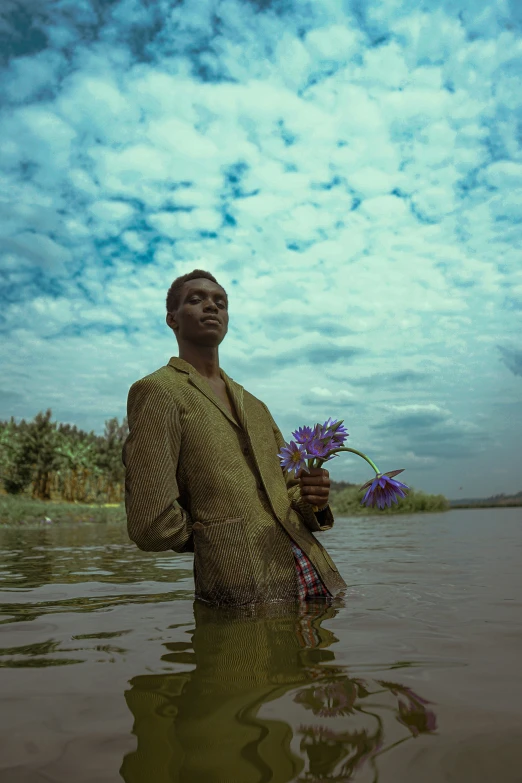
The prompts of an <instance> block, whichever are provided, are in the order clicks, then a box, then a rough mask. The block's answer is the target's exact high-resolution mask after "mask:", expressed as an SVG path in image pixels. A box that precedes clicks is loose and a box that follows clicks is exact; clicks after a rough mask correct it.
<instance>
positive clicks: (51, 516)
mask: <svg viewBox="0 0 522 783" xmlns="http://www.w3.org/2000/svg"><path fill="white" fill-rule="evenodd" d="M362 497H363V493H362V492H358V491H356V490H353V489H345V490H342V491H341V492H331V493H330V503H331V507H332V511H333V513H334V515H336V516H349V517H355V516H370V515H375V514H379V515H381V514H386V515H388V514H393V515H395V514H423V513H437V512H442V511H450V510H457V509H465V508H497V507H498V504H491V505H484V504H482V503H480V504H478V503H477V504H476V505H474V504H469V505H458V506H452V505H450V501H448V500H447V499H446V498H445V497H444V496H443V495H426V494H425V493H423V492H419V491H415V490H411V491H410V492H409V493H408V495H407V496H406V497H405V498H402V499H401V500H400V501H399V505H398V506H395V505H392V507H391V508H385V509H383V510H382V511H379V510H378V509H376V508H367V507H366V506H361V505H360V504H361V500H362ZM513 506H522V503H516V502H514V503H513ZM126 521H127V518H126V515H125V504H124V503H67V502H63V501H56V500H49V501H45V500H33V499H32V498H30V497H27V496H22V497H20V496H15V495H0V525H24V524H42V525H48V524H60V523H65V522H67V523H70V522H73V523H82V522H100V523H103V522H116V523H121V524H126Z"/></svg>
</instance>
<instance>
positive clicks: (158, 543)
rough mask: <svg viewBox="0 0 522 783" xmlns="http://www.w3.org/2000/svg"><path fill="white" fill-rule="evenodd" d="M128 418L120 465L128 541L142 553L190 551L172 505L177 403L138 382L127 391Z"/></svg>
mask: <svg viewBox="0 0 522 783" xmlns="http://www.w3.org/2000/svg"><path fill="white" fill-rule="evenodd" d="M127 420H128V425H129V434H128V436H127V438H126V440H125V443H124V445H123V450H122V461H123V464H124V465H125V511H126V514H127V530H128V533H129V537H130V539H131V540H132V541H134V543H135V544H136V545H137V546H138V547H139V549H143V550H145V551H147V552H162V551H164V550H167V549H173V550H174V551H175V552H193V551H194V547H193V538H192V519H191V518H190V515H189V514H188V512H187V511H186V510H185V509H184V508H182V507H181V506H180V505H179V503H178V501H177V498H178V497H179V495H180V492H179V488H178V484H177V479H176V472H177V466H178V458H179V452H180V445H181V426H180V421H179V414H178V410H177V408H176V404H175V402H174V400H173V399H172V398H171V397H170V395H169V394H168V392H166V391H165V390H164V389H162V388H161V387H159V386H158V385H157V384H155V383H154V382H151V381H150V380H149V378H142V379H141V380H139V381H136V383H134V384H133V385H132V386H131V388H130V390H129V394H128V398H127Z"/></svg>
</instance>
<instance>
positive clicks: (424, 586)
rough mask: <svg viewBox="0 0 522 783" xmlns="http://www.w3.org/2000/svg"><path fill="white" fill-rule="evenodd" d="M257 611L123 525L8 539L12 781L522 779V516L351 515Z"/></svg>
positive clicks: (0, 640)
mask: <svg viewBox="0 0 522 783" xmlns="http://www.w3.org/2000/svg"><path fill="white" fill-rule="evenodd" d="M318 535H319V536H320V537H321V540H322V541H323V543H324V544H325V546H326V547H327V549H328V550H329V552H330V554H331V555H332V557H333V558H334V560H335V562H336V563H337V565H338V567H339V569H340V571H341V573H342V575H343V577H344V578H345V580H346V581H347V583H348V585H349V589H348V591H347V593H346V596H345V598H344V599H343V600H341V601H338V602H337V605H335V606H331V607H328V606H326V605H325V604H324V603H322V602H321V601H320V600H319V601H316V602H314V603H312V604H310V606H309V607H308V609H307V612H306V613H301V614H300V613H299V612H298V609H297V607H294V606H286V607H284V606H283V607H280V608H279V609H277V610H276V609H274V608H273V607H272V608H270V609H258V610H256V612H254V613H253V614H250V615H248V614H246V615H245V613H244V612H241V611H237V610H223V609H212V608H210V609H209V608H208V607H205V606H202V605H201V604H200V602H194V600H193V580H192V555H177V554H174V553H171V552H168V553H146V552H140V551H139V550H137V549H136V547H135V546H134V545H133V544H132V543H130V542H129V541H128V539H127V537H126V531H125V529H122V528H121V527H119V526H116V525H94V524H80V525H77V526H72V525H69V526H65V525H64V526H59V527H58V526H53V525H52V524H42V525H40V526H32V527H24V525H19V526H17V527H11V528H0V694H1V695H0V781H1V783H40V782H41V783H43V782H44V781H45V782H46V783H48V782H49V781H60V782H61V781H63V783H70V781H71V780H74V781H75V783H83V781H85V783H95V782H98V781H100V782H102V783H105V782H107V783H108V782H109V781H118V782H119V783H121V781H122V780H123V781H126V783H142V782H143V783H148V782H149V781H153V783H170V782H171V781H172V782H174V781H176V782H177V781H180V782H181V783H196V782H197V783H251V782H252V783H254V781H256V783H257V781H259V783H261V781H272V782H273V783H286V781H303V782H304V781H307V782H310V783H312V782H313V783H323V782H324V781H348V780H353V781H356V782H357V783H373V782H376V781H379V783H395V782H396V781H400V783H418V781H423V783H430V782H431V781H434V782H435V781H436V782H437V783H439V781H440V782H442V781H444V782H448V781H449V783H468V781H469V783H482V781H484V783H486V781H487V783H496V782H497V781H502V783H520V781H522V677H521V674H520V662H521V661H522V576H521V575H522V509H520V508H511V509H498V510H497V509H480V510H458V511H450V512H447V513H445V514H429V515H424V516H423V515H419V516H415V515H412V516H408V517H403V516H398V517H371V518H357V519H343V518H338V519H337V520H336V526H335V529H334V530H332V531H328V532H325V533H322V534H318Z"/></svg>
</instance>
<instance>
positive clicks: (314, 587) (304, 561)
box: [290, 541, 330, 601]
mask: <svg viewBox="0 0 522 783" xmlns="http://www.w3.org/2000/svg"><path fill="white" fill-rule="evenodd" d="M290 543H291V545H292V549H293V551H294V555H295V566H296V570H297V590H298V594H299V600H300V601H306V599H307V598H313V597H314V596H321V595H324V596H327V595H330V593H329V592H328V590H327V589H326V587H325V586H324V584H323V583H322V581H321V579H320V577H319V574H318V573H317V571H316V570H315V568H314V567H313V565H312V564H311V562H310V560H309V559H308V557H307V556H306V555H305V553H304V552H303V550H302V549H300V547H298V546H297V544H296V543H295V542H294V541H290Z"/></svg>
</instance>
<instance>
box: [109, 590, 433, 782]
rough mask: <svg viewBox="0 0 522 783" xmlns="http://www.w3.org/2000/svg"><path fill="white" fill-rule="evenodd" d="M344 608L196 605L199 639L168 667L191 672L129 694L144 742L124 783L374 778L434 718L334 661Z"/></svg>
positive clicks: (151, 680) (411, 699)
mask: <svg viewBox="0 0 522 783" xmlns="http://www.w3.org/2000/svg"><path fill="white" fill-rule="evenodd" d="M329 603H330V602H329ZM335 603H338V604H339V606H341V605H342V602H341V601H339V602H336V601H332V602H331V604H332V605H325V601H324V599H321V598H317V599H315V600H313V601H310V602H307V603H304V602H303V603H301V604H299V605H296V604H295V603H290V604H288V603H286V602H282V603H270V604H266V603H255V604H251V605H249V606H227V607H217V606H210V605H209V604H207V603H205V602H203V601H199V600H196V601H194V620H195V629H194V633H193V635H192V640H187V641H186V642H185V641H181V639H180V636H178V637H177V638H175V639H174V640H173V641H172V643H167V644H165V647H166V648H167V649H168V650H169V652H168V653H167V654H166V655H164V656H163V658H162V661H163V664H166V663H168V664H170V665H171V666H183V667H184V668H185V671H181V672H180V671H178V672H174V673H170V674H165V673H163V674H148V675H140V676H138V677H134V678H133V679H132V680H131V688H130V690H128V691H126V692H125V699H126V701H127V705H128V707H129V710H130V711H131V713H132V714H133V716H134V727H133V732H134V734H135V735H136V738H137V748H136V750H135V751H133V752H132V753H129V754H127V755H126V756H125V758H124V760H123V764H122V767H121V769H120V775H121V777H122V778H123V780H124V781H125V783H137V781H140V782H141V781H146V780H147V781H148V780H151V781H154V783H229V782H230V781H234V782H235V781H237V783H257V781H260V780H267V781H268V780H269V781H271V783H287V782H289V781H294V780H298V779H299V780H310V781H312V780H313V781H318V780H338V781H340V780H352V779H353V778H354V775H355V773H356V771H358V770H359V768H360V767H362V766H364V765H366V764H368V765H369V766H371V768H372V770H373V773H372V776H371V779H372V780H377V778H378V774H377V772H378V771H377V769H376V766H375V761H376V760H377V759H378V756H379V755H380V753H381V752H382V753H385V752H387V751H388V750H389V749H390V747H394V746H395V745H400V744H401V743H403V742H406V741H407V740H408V739H410V738H412V737H418V736H419V734H429V733H432V732H434V731H435V730H436V727H437V725H436V718H435V715H434V713H433V712H432V711H431V710H428V709H427V707H426V705H427V704H428V702H427V701H426V700H425V699H423V698H422V697H420V696H418V695H417V694H416V693H414V691H413V690H412V689H411V688H410V687H407V686H404V685H401V684H400V683H396V682H385V681H383V680H380V681H373V682H372V681H368V680H363V679H360V678H353V677H350V676H349V670H348V669H347V667H344V666H341V665H339V664H337V663H335V656H334V652H333V650H330V649H326V648H328V647H330V646H331V645H332V644H333V643H334V642H336V641H337V639H336V637H335V636H334V634H333V633H332V632H331V631H329V630H328V629H327V628H324V627H323V626H322V624H323V622H324V621H325V620H332V619H334V618H335V617H336V615H337V607H336V606H335ZM174 627H175V626H174ZM178 628H179V627H178ZM183 636H184V634H183ZM187 665H192V666H193V667H194V668H192V670H191V671H186V668H187ZM397 721H399V722H400V724H402V727H403V728H404V729H405V731H404V732H403V736H402V738H400V739H399V740H397V730H396V725H397ZM390 741H391V745H390V744H388V745H387V742H388V743H389V742H390ZM296 748H299V751H298V752H296ZM365 779H366V778H365ZM368 779H370V778H368Z"/></svg>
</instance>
